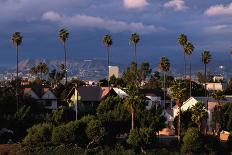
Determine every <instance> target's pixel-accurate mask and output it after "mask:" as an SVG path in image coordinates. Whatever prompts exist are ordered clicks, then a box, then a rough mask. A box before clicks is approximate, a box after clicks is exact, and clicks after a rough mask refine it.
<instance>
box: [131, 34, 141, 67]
mask: <svg viewBox="0 0 232 155" xmlns="http://www.w3.org/2000/svg"><path fill="white" fill-rule="evenodd" d="M139 41H140V37H139V35H138V34H137V33H132V34H131V37H130V43H131V44H132V45H134V61H135V64H136V66H137V49H136V48H137V44H138V43H139Z"/></svg>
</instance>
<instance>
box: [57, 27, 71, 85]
mask: <svg viewBox="0 0 232 155" xmlns="http://www.w3.org/2000/svg"><path fill="white" fill-rule="evenodd" d="M68 37H69V33H68V30H66V29H64V28H62V29H60V31H59V39H60V41H61V42H62V43H63V46H64V70H65V88H66V87H67V81H68V76H67V62H66V61H67V49H66V41H67V40H68Z"/></svg>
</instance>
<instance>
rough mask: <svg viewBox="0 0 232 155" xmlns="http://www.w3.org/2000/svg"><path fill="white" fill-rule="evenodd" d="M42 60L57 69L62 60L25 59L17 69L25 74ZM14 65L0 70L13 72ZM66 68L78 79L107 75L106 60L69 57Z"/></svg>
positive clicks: (70, 74) (98, 77)
mask: <svg viewBox="0 0 232 155" xmlns="http://www.w3.org/2000/svg"><path fill="white" fill-rule="evenodd" d="M40 62H44V63H46V64H47V65H48V67H49V69H50V70H52V69H57V70H59V67H60V65H61V64H62V63H64V62H63V60H50V59H35V60H33V59H25V60H22V61H20V62H19V71H20V72H22V73H23V74H27V73H28V71H29V70H30V68H31V67H33V66H35V65H36V64H38V63H40ZM111 65H117V66H119V68H120V71H122V70H123V69H124V66H123V65H122V64H117V63H111ZM15 68H16V67H15V66H14V67H13V68H12V67H9V68H4V69H2V70H1V67H0V72H1V73H3V72H15ZM67 69H68V75H69V76H78V77H79V78H80V79H89V80H95V79H101V78H104V77H106V76H107V61H106V60H97V59H94V60H84V59H83V60H76V59H71V60H67Z"/></svg>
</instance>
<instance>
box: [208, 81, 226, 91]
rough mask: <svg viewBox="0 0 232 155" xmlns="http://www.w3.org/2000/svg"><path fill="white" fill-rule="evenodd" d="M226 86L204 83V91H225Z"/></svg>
mask: <svg viewBox="0 0 232 155" xmlns="http://www.w3.org/2000/svg"><path fill="white" fill-rule="evenodd" d="M225 87H226V85H225V84H224V83H217V82H214V83H206V89H207V90H208V91H215V90H220V91H223V90H225Z"/></svg>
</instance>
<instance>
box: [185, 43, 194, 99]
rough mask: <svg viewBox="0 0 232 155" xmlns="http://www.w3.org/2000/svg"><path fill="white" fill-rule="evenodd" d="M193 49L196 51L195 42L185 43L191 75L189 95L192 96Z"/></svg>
mask: <svg viewBox="0 0 232 155" xmlns="http://www.w3.org/2000/svg"><path fill="white" fill-rule="evenodd" d="M193 51H194V46H193V44H192V43H190V42H187V43H186V44H185V45H184V53H185V54H186V55H188V56H189V75H190V80H189V82H190V85H189V96H190V97H191V96H192V72H191V71H192V66H191V58H190V56H191V54H192V52H193Z"/></svg>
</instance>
